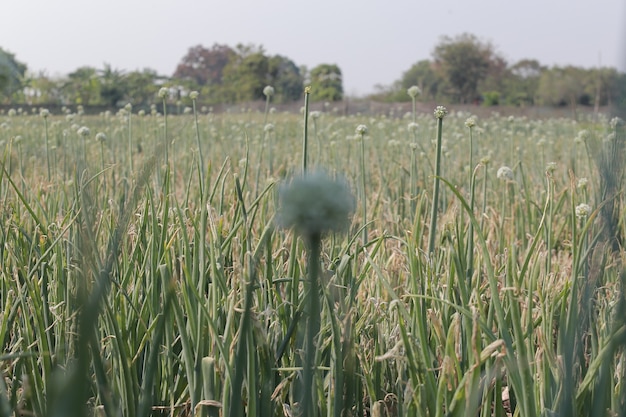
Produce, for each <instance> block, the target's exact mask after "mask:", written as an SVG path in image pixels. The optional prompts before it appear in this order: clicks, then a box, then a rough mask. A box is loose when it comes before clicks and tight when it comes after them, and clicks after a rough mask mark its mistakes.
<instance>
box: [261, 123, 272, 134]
mask: <svg viewBox="0 0 626 417" xmlns="http://www.w3.org/2000/svg"><path fill="white" fill-rule="evenodd" d="M263 130H264V131H266V132H268V133H269V132H273V131H274V125H273V124H272V123H268V124H266V125H265V127H264V128H263Z"/></svg>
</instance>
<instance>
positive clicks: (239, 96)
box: [222, 44, 269, 102]
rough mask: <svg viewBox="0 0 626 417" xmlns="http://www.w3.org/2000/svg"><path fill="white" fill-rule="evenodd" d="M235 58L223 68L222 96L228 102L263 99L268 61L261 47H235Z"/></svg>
mask: <svg viewBox="0 0 626 417" xmlns="http://www.w3.org/2000/svg"><path fill="white" fill-rule="evenodd" d="M235 50H236V52H237V56H236V57H235V59H232V60H231V61H230V62H229V63H228V64H227V65H226V66H225V67H224V82H223V85H222V87H223V96H224V97H225V99H226V100H227V101H229V102H242V101H253V100H261V99H263V97H264V96H263V88H265V86H266V85H267V84H268V82H269V79H268V70H269V59H268V57H267V56H266V55H265V53H264V50H263V47H262V46H259V47H257V46H254V45H243V44H239V45H237V48H236V49H235Z"/></svg>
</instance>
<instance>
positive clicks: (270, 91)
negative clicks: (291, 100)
mask: <svg viewBox="0 0 626 417" xmlns="http://www.w3.org/2000/svg"><path fill="white" fill-rule="evenodd" d="M257 91H258V90H257ZM263 94H264V95H265V97H272V96H273V95H274V87H272V86H271V85H266V86H265V88H264V89H263Z"/></svg>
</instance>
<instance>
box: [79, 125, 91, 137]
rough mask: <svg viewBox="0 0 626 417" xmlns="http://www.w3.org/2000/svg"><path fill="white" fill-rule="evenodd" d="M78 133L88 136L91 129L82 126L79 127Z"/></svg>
mask: <svg viewBox="0 0 626 417" xmlns="http://www.w3.org/2000/svg"><path fill="white" fill-rule="evenodd" d="M76 133H78V134H79V135H81V136H83V137H88V136H89V135H90V134H91V131H90V130H89V128H88V127H87V126H82V127H79V128H78V130H77V131H76Z"/></svg>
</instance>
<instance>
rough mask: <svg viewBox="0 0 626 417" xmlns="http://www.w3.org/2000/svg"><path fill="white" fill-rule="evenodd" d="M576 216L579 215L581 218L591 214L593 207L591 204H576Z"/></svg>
mask: <svg viewBox="0 0 626 417" xmlns="http://www.w3.org/2000/svg"><path fill="white" fill-rule="evenodd" d="M575 211H576V217H578V218H579V219H582V218H585V217H587V216H589V214H591V207H590V206H589V204H585V203H583V204H579V205H577V206H576V209H575Z"/></svg>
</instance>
